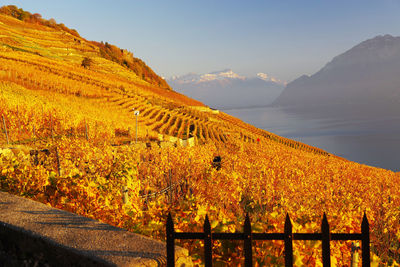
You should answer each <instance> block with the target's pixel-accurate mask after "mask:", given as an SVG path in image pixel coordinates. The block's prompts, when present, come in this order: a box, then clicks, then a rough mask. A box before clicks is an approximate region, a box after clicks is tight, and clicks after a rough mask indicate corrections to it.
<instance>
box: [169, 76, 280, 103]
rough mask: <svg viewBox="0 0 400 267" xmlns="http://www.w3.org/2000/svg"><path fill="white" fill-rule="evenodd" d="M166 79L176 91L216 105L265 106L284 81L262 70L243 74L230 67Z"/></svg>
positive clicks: (277, 92)
mask: <svg viewBox="0 0 400 267" xmlns="http://www.w3.org/2000/svg"><path fill="white" fill-rule="evenodd" d="M167 81H168V83H169V84H170V85H171V87H172V88H174V89H175V90H176V91H178V92H180V93H183V94H185V95H188V96H190V97H192V98H195V99H199V100H200V101H202V102H203V103H205V104H207V105H209V106H212V107H214V108H219V109H227V108H244V107H251V106H266V105H268V104H269V103H271V102H272V101H273V100H274V99H275V98H276V97H277V96H278V95H279V93H280V92H281V90H283V86H284V84H285V82H282V81H280V80H279V79H277V78H274V77H271V76H269V75H268V74H265V73H261V72H259V73H257V75H255V76H253V77H246V76H242V75H239V74H237V73H235V72H233V70H232V69H224V70H222V71H214V72H210V73H206V74H196V73H189V74H186V75H182V76H173V77H171V78H170V79H168V80H167Z"/></svg>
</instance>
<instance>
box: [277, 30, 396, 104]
mask: <svg viewBox="0 0 400 267" xmlns="http://www.w3.org/2000/svg"><path fill="white" fill-rule="evenodd" d="M399 84H400V37H393V36H391V35H378V36H376V37H374V38H371V39H368V40H365V41H363V42H361V43H359V44H358V45H356V46H354V47H352V48H351V49H349V50H347V51H345V52H344V53H342V54H340V55H338V56H336V57H334V58H333V59H332V60H331V61H330V62H328V63H327V64H326V65H325V66H323V67H322V68H321V69H320V70H319V71H318V72H316V73H314V74H313V75H311V76H307V75H303V76H301V77H299V78H297V79H295V80H294V81H292V82H291V83H289V84H288V85H287V86H286V88H285V89H284V90H283V92H282V93H281V94H280V95H279V96H278V98H277V99H276V100H275V101H274V103H273V104H272V105H273V106H283V107H299V108H302V107H307V108H310V107H312V106H320V107H324V106H326V105H341V106H343V107H344V108H348V109H350V108H351V105H352V104H357V105H368V106H369V108H370V109H371V110H379V109H388V110H389V109H390V110H392V109H393V108H394V104H396V103H398V102H400V86H399ZM383 103H392V104H390V105H391V107H388V106H384V105H383ZM366 112H368V111H366ZM387 112H389V111H387Z"/></svg>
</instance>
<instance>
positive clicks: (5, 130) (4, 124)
mask: <svg viewBox="0 0 400 267" xmlns="http://www.w3.org/2000/svg"><path fill="white" fill-rule="evenodd" d="M2 117H3V126H4V132H5V134H6V139H7V145H9V144H10V140H9V139H8V132H7V126H6V120H5V119H4V115H3V116H2Z"/></svg>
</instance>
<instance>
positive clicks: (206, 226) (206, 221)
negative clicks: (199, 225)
mask: <svg viewBox="0 0 400 267" xmlns="http://www.w3.org/2000/svg"><path fill="white" fill-rule="evenodd" d="M206 228H207V229H211V225H210V220H209V219H208V215H207V214H206V218H205V219H204V231H205V229H206Z"/></svg>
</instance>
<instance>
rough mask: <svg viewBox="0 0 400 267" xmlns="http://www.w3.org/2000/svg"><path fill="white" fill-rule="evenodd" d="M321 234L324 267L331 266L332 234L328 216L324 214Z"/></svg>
mask: <svg viewBox="0 0 400 267" xmlns="http://www.w3.org/2000/svg"><path fill="white" fill-rule="evenodd" d="M321 232H322V238H321V240H322V264H323V265H324V267H330V266H331V246H330V241H331V237H330V232H329V223H328V219H327V218H326V214H325V212H324V217H323V218H322V223H321Z"/></svg>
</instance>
